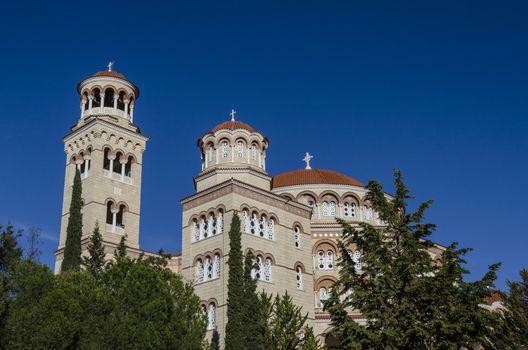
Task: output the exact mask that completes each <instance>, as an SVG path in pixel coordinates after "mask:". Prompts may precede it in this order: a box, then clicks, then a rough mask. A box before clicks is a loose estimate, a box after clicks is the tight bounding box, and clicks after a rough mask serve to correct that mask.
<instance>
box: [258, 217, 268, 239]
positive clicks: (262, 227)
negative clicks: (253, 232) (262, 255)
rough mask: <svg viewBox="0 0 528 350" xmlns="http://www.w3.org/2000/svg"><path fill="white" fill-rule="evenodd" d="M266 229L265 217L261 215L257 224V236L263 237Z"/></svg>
mask: <svg viewBox="0 0 528 350" xmlns="http://www.w3.org/2000/svg"><path fill="white" fill-rule="evenodd" d="M267 231H268V228H267V226H266V218H265V217H264V216H262V217H261V218H260V221H259V226H258V233H259V236H260V237H264V236H265V235H266V233H267Z"/></svg>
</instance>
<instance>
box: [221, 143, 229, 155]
mask: <svg viewBox="0 0 528 350" xmlns="http://www.w3.org/2000/svg"><path fill="white" fill-rule="evenodd" d="M228 148H229V145H228V144H227V141H222V158H227V153H228Z"/></svg>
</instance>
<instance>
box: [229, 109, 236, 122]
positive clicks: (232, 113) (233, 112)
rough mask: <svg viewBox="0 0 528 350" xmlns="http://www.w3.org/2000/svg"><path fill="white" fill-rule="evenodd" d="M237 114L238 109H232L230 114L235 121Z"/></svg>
mask: <svg viewBox="0 0 528 350" xmlns="http://www.w3.org/2000/svg"><path fill="white" fill-rule="evenodd" d="M235 114H236V111H235V110H234V109H232V110H231V113H229V115H230V116H231V121H232V122H234V121H235Z"/></svg>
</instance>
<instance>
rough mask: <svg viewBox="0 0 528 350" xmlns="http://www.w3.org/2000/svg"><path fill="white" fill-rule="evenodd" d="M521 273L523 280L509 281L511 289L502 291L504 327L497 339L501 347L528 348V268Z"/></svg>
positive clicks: (512, 349) (497, 343)
mask: <svg viewBox="0 0 528 350" xmlns="http://www.w3.org/2000/svg"><path fill="white" fill-rule="evenodd" d="M519 274H520V276H521V281H519V282H517V281H508V282H507V284H508V288H509V291H508V292H507V293H502V299H503V304H504V309H503V310H501V313H500V314H501V318H502V328H501V329H500V331H499V332H498V334H497V339H496V346H497V348H500V349H505V350H506V349H507V350H510V349H511V350H514V349H528V270H526V269H523V270H521V271H520V272H519Z"/></svg>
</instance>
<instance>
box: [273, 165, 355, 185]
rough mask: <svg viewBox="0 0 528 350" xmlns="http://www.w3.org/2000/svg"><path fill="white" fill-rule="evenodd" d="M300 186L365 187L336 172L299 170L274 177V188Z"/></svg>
mask: <svg viewBox="0 0 528 350" xmlns="http://www.w3.org/2000/svg"><path fill="white" fill-rule="evenodd" d="M299 185H349V186H361V187H364V186H365V185H364V184H362V183H361V182H359V181H358V180H356V179H353V178H351V177H349V176H346V175H343V174H341V173H339V172H337V171H334V170H323V169H298V170H293V171H288V172H286V173H282V174H279V175H277V176H274V177H273V182H272V188H278V187H286V186H299Z"/></svg>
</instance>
